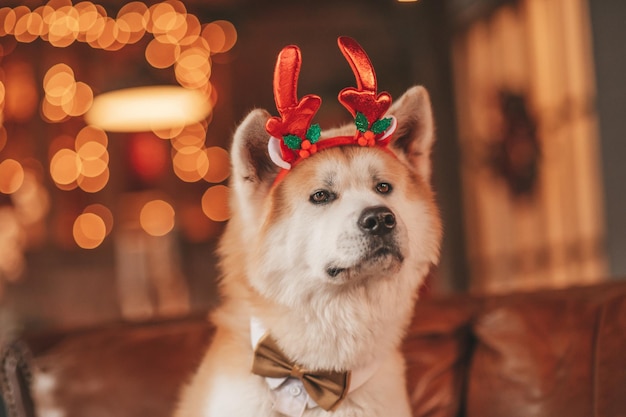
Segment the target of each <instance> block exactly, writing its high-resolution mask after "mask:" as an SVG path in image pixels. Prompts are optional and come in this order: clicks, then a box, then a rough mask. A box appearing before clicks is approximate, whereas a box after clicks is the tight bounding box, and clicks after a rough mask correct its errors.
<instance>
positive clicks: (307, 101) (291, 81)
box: [265, 36, 397, 181]
mask: <svg viewBox="0 0 626 417" xmlns="http://www.w3.org/2000/svg"><path fill="white" fill-rule="evenodd" d="M337 43H338V44H339V49H340V50H341V52H342V53H343V55H344V57H345V58H346V60H347V61H348V63H349V64H350V67H351V68H352V72H353V73H354V75H355V77H356V84H357V88H353V87H347V88H344V89H343V90H341V92H340V93H339V97H338V99H339V102H340V103H341V104H342V105H343V106H344V107H345V108H346V109H348V111H349V112H350V113H351V114H352V117H354V121H355V124H356V132H355V134H354V135H352V136H336V137H333V138H328V139H324V140H320V134H321V128H320V126H319V124H311V121H312V120H313V117H314V116H315V113H317V110H318V109H319V107H320V105H321V104H322V99H321V98H320V97H319V96H317V95H313V94H309V95H306V96H304V97H302V98H301V99H300V100H298V94H297V85H298V75H299V74H300V67H301V65H302V57H301V54H300V49H299V48H298V47H297V46H295V45H290V46H286V47H285V48H283V50H282V51H281V52H280V54H279V55H278V59H277V61H276V67H275V69H274V99H275V101H276V109H277V110H278V113H280V117H278V116H275V117H272V118H270V119H269V120H268V121H267V124H266V126H265V129H266V130H267V132H268V133H269V134H270V135H271V137H270V140H269V143H268V149H269V155H270V158H271V159H272V161H273V162H274V163H275V164H276V165H278V166H279V167H280V168H282V169H283V170H282V172H281V173H280V174H279V177H278V178H277V181H278V180H279V179H280V178H282V176H284V175H285V174H286V173H287V172H289V170H290V169H291V167H292V166H294V165H295V164H297V163H298V162H300V161H302V160H304V159H306V158H308V157H310V156H311V155H313V154H315V153H316V152H319V151H321V150H323V149H327V148H331V147H335V146H345V145H357V146H377V147H381V148H383V149H386V147H387V145H388V144H389V141H390V140H391V135H392V134H393V132H394V130H395V129H396V125H397V122H396V119H395V118H394V117H393V116H390V117H385V118H383V116H384V115H385V113H386V112H387V110H388V109H389V106H391V96H390V95H389V93H387V92H382V93H380V94H377V92H376V88H377V87H376V74H375V72H374V67H373V66H372V63H371V61H370V59H369V58H368V56H367V54H366V53H365V51H364V50H363V48H362V47H361V45H359V44H358V43H357V42H356V41H355V40H354V39H352V38H348V37H345V36H342V37H340V38H339V39H338V40H337Z"/></svg>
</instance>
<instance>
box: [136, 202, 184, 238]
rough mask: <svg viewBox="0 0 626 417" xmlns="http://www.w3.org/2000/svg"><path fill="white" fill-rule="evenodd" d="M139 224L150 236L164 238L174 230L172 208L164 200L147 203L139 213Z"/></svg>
mask: <svg viewBox="0 0 626 417" xmlns="http://www.w3.org/2000/svg"><path fill="white" fill-rule="evenodd" d="M139 223H140V224H141V227H142V228H143V230H144V231H145V232H146V233H148V234H149V235H151V236H164V235H166V234H168V233H169V232H170V231H172V229H173V228H174V224H175V212H174V208H173V207H172V206H171V205H170V204H169V203H167V202H166V201H164V200H152V201H149V202H147V203H146V204H145V205H144V206H143V207H142V208H141V212H140V213H139Z"/></svg>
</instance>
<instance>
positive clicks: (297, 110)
mask: <svg viewBox="0 0 626 417" xmlns="http://www.w3.org/2000/svg"><path fill="white" fill-rule="evenodd" d="M301 65H302V57H301V54H300V49H299V48H298V47H297V46H295V45H290V46H286V47H285V48H283V50H282V51H281V52H280V54H279V55H278V60H277V61H276V67H275V69H274V99H275V101H276V109H277V110H278V112H279V113H280V115H281V116H280V117H276V116H275V117H272V118H270V119H269V120H268V121H267V124H266V130H267V131H268V132H269V134H270V135H272V136H273V137H275V138H277V139H279V140H280V148H281V151H282V158H283V159H284V160H285V161H287V162H289V163H291V162H293V161H294V160H295V159H297V158H298V157H299V147H298V148H297V149H294V148H293V146H292V147H289V146H288V145H287V144H286V142H285V140H284V139H285V137H288V136H295V137H297V138H299V139H300V140H301V141H302V142H304V141H306V133H307V131H308V129H309V127H310V126H311V121H312V120H313V117H314V116H315V113H317V110H318V109H319V107H320V105H321V104H322V99H321V98H320V97H319V96H316V95H312V94H309V95H307V96H304V97H302V99H300V100H298V93H297V89H298V76H299V74H300V67H301ZM305 146H306V145H305Z"/></svg>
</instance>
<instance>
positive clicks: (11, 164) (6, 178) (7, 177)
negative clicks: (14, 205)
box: [0, 159, 24, 194]
mask: <svg viewBox="0 0 626 417" xmlns="http://www.w3.org/2000/svg"><path fill="white" fill-rule="evenodd" d="M23 182H24V168H23V167H22V164H20V163H19V162H18V161H16V160H15V159H5V160H4V161H2V162H0V193H4V194H13V193H14V192H16V191H17V190H19V188H20V187H21V186H22V183H23Z"/></svg>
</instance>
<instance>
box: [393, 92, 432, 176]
mask: <svg viewBox="0 0 626 417" xmlns="http://www.w3.org/2000/svg"><path fill="white" fill-rule="evenodd" d="M388 114H390V115H393V116H395V118H396V119H397V121H398V127H397V128H396V132H395V133H394V135H393V137H394V139H393V142H392V143H391V148H392V150H393V151H394V152H396V153H397V154H398V155H399V156H400V157H402V158H403V159H404V160H406V162H407V163H408V164H409V166H410V167H411V168H412V169H414V170H415V171H416V172H417V173H418V174H419V175H420V176H421V177H422V178H423V179H424V180H425V181H427V182H428V181H430V174H431V164H430V151H431V148H432V145H433V142H434V141H435V128H434V121H433V115H432V110H431V105H430V98H429V96H428V92H427V91H426V89H425V88H424V87H422V86H414V87H411V88H410V89H408V90H407V91H406V92H405V93H404V94H403V95H402V96H401V97H400V99H398V100H396V101H394V103H393V105H392V106H391V108H390V109H389V112H388Z"/></svg>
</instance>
